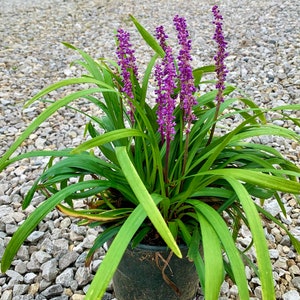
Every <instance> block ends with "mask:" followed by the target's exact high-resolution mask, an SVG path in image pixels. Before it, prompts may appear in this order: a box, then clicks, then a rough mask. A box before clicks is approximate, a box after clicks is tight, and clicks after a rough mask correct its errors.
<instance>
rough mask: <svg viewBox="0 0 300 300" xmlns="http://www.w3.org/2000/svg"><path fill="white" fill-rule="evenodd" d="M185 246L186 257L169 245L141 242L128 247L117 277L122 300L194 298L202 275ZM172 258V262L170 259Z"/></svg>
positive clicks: (118, 291) (182, 249)
mask: <svg viewBox="0 0 300 300" xmlns="http://www.w3.org/2000/svg"><path fill="white" fill-rule="evenodd" d="M187 251H188V249H187V247H182V248H181V252H182V255H183V258H182V259H179V258H178V257H177V256H175V255H170V251H169V250H168V249H167V248H166V247H156V246H147V245H139V246H137V247H135V248H134V249H131V248H128V249H127V250H126V252H125V254H124V256H123V258H122V260H121V262H120V264H119V266H118V269H117V271H116V273H115V275H114V278H113V285H114V291H115V295H116V298H117V299H118V300H192V299H194V297H195V295H196V292H197V289H198V283H199V279H198V275H197V272H196V269H195V266H194V263H193V262H190V261H189V260H188V259H187V258H186V255H187ZM168 258H169V262H168V263H167V261H168Z"/></svg>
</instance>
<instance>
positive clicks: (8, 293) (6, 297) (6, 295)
mask: <svg viewBox="0 0 300 300" xmlns="http://www.w3.org/2000/svg"><path fill="white" fill-rule="evenodd" d="M12 296H13V291H12V290H5V291H4V292H3V294H2V296H1V298H0V299H1V300H12Z"/></svg>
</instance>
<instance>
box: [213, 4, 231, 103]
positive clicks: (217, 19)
mask: <svg viewBox="0 0 300 300" xmlns="http://www.w3.org/2000/svg"><path fill="white" fill-rule="evenodd" d="M212 12H213V14H214V21H213V24H215V26H216V29H215V34H214V36H213V39H214V40H215V41H216V43H217V44H218V51H217V54H216V55H215V56H214V60H215V65H216V73H217V78H218V82H217V84H216V89H217V90H218V93H217V97H216V100H217V102H218V103H221V102H223V101H224V96H223V91H224V89H225V80H226V75H227V73H228V70H227V68H226V66H225V63H224V60H225V58H226V57H227V56H228V53H227V52H226V46H227V43H226V42H225V38H224V34H223V28H222V25H223V23H222V20H223V17H222V15H221V13H220V10H219V7H218V6H217V5H215V6H213V8H212Z"/></svg>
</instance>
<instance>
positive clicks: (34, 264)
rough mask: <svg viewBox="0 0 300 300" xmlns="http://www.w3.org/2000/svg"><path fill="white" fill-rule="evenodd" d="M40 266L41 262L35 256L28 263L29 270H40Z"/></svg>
mask: <svg viewBox="0 0 300 300" xmlns="http://www.w3.org/2000/svg"><path fill="white" fill-rule="evenodd" d="M40 266H41V265H40V263H39V262H38V261H37V260H36V258H35V257H34V256H31V258H30V261H29V262H28V263H27V265H26V267H27V269H28V271H29V272H39V271H40Z"/></svg>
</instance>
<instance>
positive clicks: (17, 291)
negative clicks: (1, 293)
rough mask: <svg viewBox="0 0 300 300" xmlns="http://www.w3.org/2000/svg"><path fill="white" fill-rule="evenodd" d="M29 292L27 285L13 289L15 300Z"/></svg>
mask: <svg viewBox="0 0 300 300" xmlns="http://www.w3.org/2000/svg"><path fill="white" fill-rule="evenodd" d="M27 291H28V285H27V284H16V285H14V287H13V295H14V298H15V296H17V295H24V294H25V293H27Z"/></svg>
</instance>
